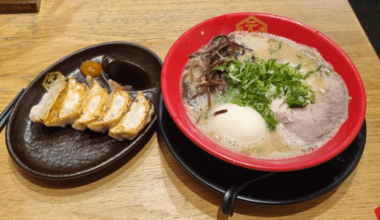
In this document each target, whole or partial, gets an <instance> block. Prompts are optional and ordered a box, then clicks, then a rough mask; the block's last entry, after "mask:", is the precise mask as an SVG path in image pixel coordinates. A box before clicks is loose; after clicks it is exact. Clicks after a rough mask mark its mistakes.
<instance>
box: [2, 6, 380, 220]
mask: <svg viewBox="0 0 380 220" xmlns="http://www.w3.org/2000/svg"><path fill="white" fill-rule="evenodd" d="M243 11H256V12H268V13H274V14H278V15H282V16H286V17H289V18H292V19H295V20H298V21H300V22H303V23H305V24H308V25H310V26H312V27H314V28H316V29H318V30H319V31H321V32H322V33H324V34H326V35H327V36H328V37H330V38H331V39H332V40H333V41H335V42H336V43H337V44H338V45H339V46H340V47H341V48H342V49H343V50H344V51H345V52H346V53H347V54H348V56H349V57H350V58H351V59H352V61H353V62H354V64H355V65H356V67H357V69H358V70H359V72H360V74H361V77H362V79H363V81H364V85H365V88H366V93H367V102H368V107H367V115H366V120H367V129H368V134H367V144H366V148H365V151H364V154H363V157H362V159H361V161H360V163H359V165H358V167H357V168H356V170H355V171H354V172H353V173H352V174H351V176H350V177H349V178H348V179H347V180H346V181H345V182H344V183H343V184H342V185H341V186H340V187H339V188H338V189H336V190H333V191H332V192H330V193H328V194H327V195H324V196H322V197H320V198H317V199H314V200H312V201H309V202H305V203H301V204H296V205H289V206H276V207H274V206H260V205H254V204H248V203H243V202H237V204H236V208H235V214H234V217H233V218H234V219H265V218H273V217H276V218H278V219H376V217H375V214H374V208H375V207H377V206H380V190H379V186H380V144H379V143H380V118H379V113H378V112H380V98H379V95H380V77H379V72H380V61H379V58H378V57H377V56H376V54H375V52H374V50H373V48H372V46H371V45H370V43H369V41H368V39H367V37H366V35H365V33H364V32H363V30H362V28H361V27H360V24H359V23H358V21H357V19H356V17H355V15H354V13H353V11H352V9H351V7H350V5H349V3H348V2H347V1H346V0H334V1H331V0H313V1H311V0H310V1H303V0H266V1H252V0H246V1H234V0H228V1H216V0H215V1H212V0H209V1H196V0H191V1H181V3H177V1H173V0H172V1H171V0H162V1H148V0H144V1H139V0H137V1H117V0H108V1H100V0H92V1H90V0H87V1H76V0H66V1H63V0H43V1H42V5H41V10H40V12H39V13H38V14H8V15H0V77H1V78H0V97H1V99H0V110H3V109H4V108H5V107H6V106H7V105H8V103H9V102H10V101H11V100H12V99H13V97H14V96H15V95H16V94H17V93H18V92H19V91H20V89H21V88H23V87H26V86H28V84H29V83H30V82H31V81H32V80H33V79H34V78H35V77H36V76H37V75H38V74H40V73H41V72H42V71H43V70H44V69H46V68H47V67H48V66H50V65H51V64H53V63H54V62H55V61H57V60H58V59H60V58H62V57H64V56H66V55H68V54H70V53H72V52H74V51H76V50H78V49H81V48H84V47H87V46H90V45H93V44H98V43H102V42H107V41H130V42H134V43H137V44H141V45H143V46H146V47H148V48H150V49H151V50H153V51H155V52H156V53H157V54H158V55H159V56H160V57H161V59H163V60H164V59H165V56H166V54H167V52H168V50H169V48H170V47H171V45H172V44H173V43H174V41H175V40H176V39H177V38H178V37H179V36H180V35H181V34H182V33H184V32H185V31H186V30H188V29H189V28H190V27H192V26H194V25H195V24H197V23H199V22H201V21H203V20H206V19H208V18H211V17H214V16H217V15H221V14H226V13H232V12H243ZM4 134H5V132H4V131H3V132H2V133H1V134H0V178H1V180H0V219H178V218H180V219H227V217H226V216H224V215H223V213H222V212H221V210H220V204H221V200H222V195H220V194H218V193H215V192H213V191H212V190H210V189H208V188H206V187H205V186H203V185H202V184H201V183H199V182H198V181H196V180H195V179H194V178H193V177H191V176H190V175H189V174H188V173H187V172H186V171H185V170H184V169H183V168H182V167H181V166H180V165H179V163H178V162H177V161H176V160H175V158H174V157H173V156H172V154H171V153H170V152H169V150H168V148H167V146H166V145H165V143H164V141H163V138H162V137H161V136H160V135H159V134H157V133H155V134H154V135H153V136H152V138H151V139H150V140H149V141H148V142H147V144H146V145H145V147H140V148H136V149H135V150H133V151H132V153H130V154H129V155H127V156H126V157H125V158H123V159H122V160H120V161H118V162H117V163H116V164H114V165H112V166H111V167H108V168H107V169H104V170H102V171H100V172H97V173H95V174H92V175H90V176H87V177H85V178H80V179H74V180H69V181H56V182H52V181H46V180H41V179H38V178H35V177H33V176H30V175H29V174H27V173H26V172H24V171H23V170H21V169H20V168H19V167H17V165H16V164H15V163H13V161H12V159H11V158H10V156H9V155H8V152H7V150H6V145H5V138H4Z"/></svg>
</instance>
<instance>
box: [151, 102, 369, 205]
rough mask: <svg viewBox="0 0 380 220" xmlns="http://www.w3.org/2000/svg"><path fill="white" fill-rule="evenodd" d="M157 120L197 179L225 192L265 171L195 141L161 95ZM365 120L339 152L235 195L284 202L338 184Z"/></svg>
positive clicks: (359, 146)
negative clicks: (216, 153)
mask: <svg viewBox="0 0 380 220" xmlns="http://www.w3.org/2000/svg"><path fill="white" fill-rule="evenodd" d="M158 124H159V127H160V130H161V133H162V135H163V137H164V140H165V142H166V144H167V146H168V148H169V149H170V151H171V152H172V154H173V155H174V157H175V158H176V159H177V160H178V161H179V163H180V164H181V165H182V166H183V167H184V168H185V169H186V170H187V171H188V172H189V173H190V174H191V175H192V176H193V177H195V178H196V179H197V180H198V181H200V182H201V183H203V184H205V185H206V186H208V187H210V188H211V189H213V190H215V191H217V192H219V193H222V194H224V193H225V192H226V191H227V190H228V188H229V187H230V186H231V185H235V186H240V185H242V184H244V183H246V182H248V181H250V180H253V179H255V178H257V177H260V176H262V175H264V174H266V173H268V172H263V171H256V170H250V169H246V168H242V167H238V166H235V165H232V164H230V163H227V162H225V161H222V160H220V159H218V158H216V157H214V156H212V155H210V154H208V153H207V152H205V151H204V150H202V149H201V148H199V147H198V146H197V145H195V144H194V143H193V142H192V141H191V140H190V139H188V138H187V137H186V136H185V135H184V134H183V133H182V131H181V130H180V129H179V128H178V127H177V125H176V124H175V123H174V121H173V119H172V118H171V117H170V115H169V112H168V111H167V109H166V107H165V103H164V101H163V99H162V95H161V96H160V99H159V103H158ZM366 134H367V129H366V123H365V121H364V122H363V126H362V128H361V130H360V132H359V134H358V135H357V137H356V138H355V140H354V141H353V142H352V143H351V144H350V146H348V147H347V148H346V149H345V150H344V151H343V152H342V153H341V154H339V155H338V156H336V157H335V158H333V159H331V160H330V161H328V162H325V163H323V164H321V165H319V166H316V167H312V168H309V169H305V170H300V171H293V172H284V173H277V174H276V175H274V176H270V177H268V178H266V179H263V180H261V181H259V182H257V183H254V184H251V185H249V186H247V187H246V188H245V189H244V190H243V191H242V192H241V193H240V194H239V196H238V197H237V198H238V199H239V200H241V201H245V202H251V203H257V204H264V205H286V204H294V203H300V202H305V201H308V200H311V199H315V198H317V197H319V196H322V195H324V194H326V193H327V192H329V191H331V190H333V189H334V188H336V187H337V186H339V185H340V184H341V183H342V182H343V181H344V180H345V179H346V178H347V177H348V176H349V175H350V174H351V173H352V171H353V170H354V169H355V167H356V165H357V164H358V162H359V160H360V158H361V156H362V153H363V150H364V146H365V141H366Z"/></svg>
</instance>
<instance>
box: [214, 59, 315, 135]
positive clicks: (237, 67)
mask: <svg viewBox="0 0 380 220" xmlns="http://www.w3.org/2000/svg"><path fill="white" fill-rule="evenodd" d="M232 60H233V61H232V62H231V63H230V64H229V65H226V64H223V65H222V66H221V67H215V68H214V70H221V71H224V72H225V76H226V78H227V80H228V83H229V85H230V89H228V90H227V92H226V93H225V94H224V95H219V96H218V97H217V101H219V102H221V103H225V102H230V103H233V104H237V105H240V106H249V107H251V108H253V109H255V110H256V111H258V112H259V113H260V114H261V115H262V116H263V118H264V120H265V121H266V122H267V124H268V128H269V130H271V131H273V130H275V129H276V125H277V124H278V121H277V119H276V118H275V117H274V113H273V111H272V110H271V109H270V104H271V103H272V100H273V99H276V98H279V97H285V101H286V102H287V103H288V106H289V107H290V108H294V107H303V106H307V105H309V103H314V102H315V92H314V91H313V90H312V89H311V86H310V85H308V84H307V82H306V81H305V79H306V78H307V77H308V76H309V75H310V74H312V73H314V72H315V71H310V72H309V73H308V74H305V75H304V76H303V75H302V74H301V73H300V71H299V70H300V69H301V64H299V65H297V66H296V67H292V66H290V65H289V63H286V64H280V63H278V62H277V60H276V59H268V60H265V59H257V58H256V61H255V62H253V63H250V62H246V63H243V62H241V61H239V60H236V59H234V58H232ZM231 66H232V67H231Z"/></svg>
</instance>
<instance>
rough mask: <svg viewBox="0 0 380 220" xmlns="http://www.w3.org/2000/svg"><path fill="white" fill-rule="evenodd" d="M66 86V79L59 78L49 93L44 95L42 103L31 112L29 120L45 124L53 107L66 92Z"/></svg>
mask: <svg viewBox="0 0 380 220" xmlns="http://www.w3.org/2000/svg"><path fill="white" fill-rule="evenodd" d="M65 85H66V79H65V78H58V79H57V80H55V81H54V83H53V85H52V86H51V87H50V89H49V91H48V92H47V93H45V94H44V96H43V97H42V99H41V101H40V102H39V103H38V104H37V105H35V106H33V107H32V109H31V110H30V115H29V118H30V120H31V121H33V122H40V123H44V121H45V120H46V117H47V116H48V114H49V112H50V110H51V108H52V106H53V105H54V103H55V102H57V100H58V98H59V97H60V96H61V95H62V93H63V92H64V89H65Z"/></svg>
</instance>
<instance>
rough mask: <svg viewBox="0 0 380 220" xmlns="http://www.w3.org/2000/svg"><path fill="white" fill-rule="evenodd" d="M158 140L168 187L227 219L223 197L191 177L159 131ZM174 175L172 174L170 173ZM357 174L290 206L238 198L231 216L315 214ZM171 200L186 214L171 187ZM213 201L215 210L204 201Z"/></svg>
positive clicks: (330, 204)
mask: <svg viewBox="0 0 380 220" xmlns="http://www.w3.org/2000/svg"><path fill="white" fill-rule="evenodd" d="M158 142H159V144H160V149H161V158H162V160H164V161H165V162H164V164H167V166H163V171H162V172H163V175H164V176H168V177H169V180H170V181H171V184H170V185H169V183H168V182H167V181H166V182H165V184H166V185H167V188H170V187H171V185H174V186H175V187H176V189H177V191H178V192H180V193H181V194H182V196H183V197H184V198H186V202H190V203H191V204H192V205H193V206H194V207H196V208H197V209H199V210H200V211H202V212H203V213H205V214H207V215H208V216H210V217H212V218H215V219H219V220H221V219H228V217H227V216H226V215H224V214H223V212H222V210H221V208H220V206H221V204H222V198H223V196H222V195H221V194H219V193H216V192H214V191H213V190H210V189H209V188H208V187H206V186H204V185H203V184H201V183H200V182H198V181H197V180H196V179H195V178H193V177H192V176H191V175H190V174H189V173H188V172H187V171H186V170H185V169H184V168H183V167H182V166H181V165H180V163H179V162H178V161H177V160H176V159H175V158H174V156H173V155H172V154H171V152H170V150H169V149H168V147H167V146H166V145H165V144H162V143H165V142H164V140H163V137H162V135H161V134H160V133H159V134H158ZM164 173H166V174H164ZM171 174H174V175H171ZM355 175H356V170H354V172H353V173H352V174H351V175H350V176H349V177H348V178H347V179H346V181H344V182H343V183H342V184H341V185H340V186H339V187H337V188H335V189H334V190H332V191H330V192H328V193H326V194H325V195H323V196H320V197H318V198H316V199H313V200H310V201H307V202H302V203H298V204H293V205H279V206H270V205H258V204H252V203H246V202H242V201H237V202H236V204H235V210H234V215H248V216H260V217H281V216H289V215H294V214H297V213H301V212H304V211H307V210H309V209H313V208H315V207H316V206H318V208H317V209H314V210H313V212H310V213H309V214H308V218H314V217H317V216H319V215H321V214H323V213H325V212H326V211H327V210H329V209H330V208H331V207H333V206H334V205H335V204H336V203H337V202H338V201H339V200H340V199H341V198H342V197H343V196H344V195H345V193H346V192H347V191H348V189H349V188H350V186H351V184H352V182H353V179H354V177H355ZM167 191H168V194H169V196H170V198H171V199H172V203H173V204H174V205H175V206H176V208H177V210H178V212H179V213H180V214H181V212H183V214H185V213H186V211H187V210H184V207H185V206H181V202H180V201H178V200H179V199H178V196H176V195H175V193H173V191H172V190H167ZM210 203H211V204H213V205H214V206H216V207H218V210H217V213H215V212H214V211H212V210H215V209H210V207H209V206H208V205H207V204H210Z"/></svg>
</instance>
